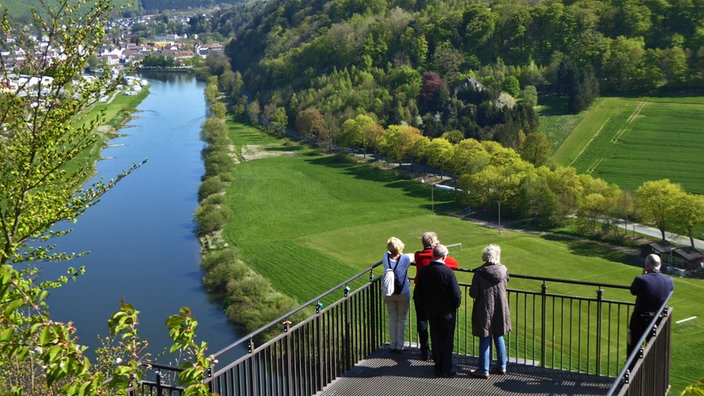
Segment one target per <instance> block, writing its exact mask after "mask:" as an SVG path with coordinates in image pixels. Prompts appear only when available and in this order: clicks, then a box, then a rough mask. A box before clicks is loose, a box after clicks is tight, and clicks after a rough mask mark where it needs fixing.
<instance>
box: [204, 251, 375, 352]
mask: <svg viewBox="0 0 704 396" xmlns="http://www.w3.org/2000/svg"><path fill="white" fill-rule="evenodd" d="M379 265H381V260H379V261H378V262H377V263H376V264H374V265H372V266H371V267H369V268H368V269H365V270H364V271H361V272H359V273H357V274H356V275H353V276H352V277H350V278H348V279H347V280H345V281H343V282H342V283H339V284H338V285H337V286H333V287H332V288H331V289H330V290H328V291H326V292H325V293H323V294H321V295H319V296H318V297H316V298H313V299H311V300H309V301H308V302H306V303H304V304H302V305H301V306H299V307H298V308H296V309H294V310H293V311H289V312H287V313H285V314H284V315H281V316H279V317H278V318H276V319H274V320H272V321H271V322H269V323H268V324H266V325H264V326H262V327H260V328H259V329H257V330H255V331H253V332H251V333H249V334H247V335H246V336H243V337H241V338H240V339H239V340H237V341H235V342H234V343H232V344H230V345H228V346H226V347H224V348H222V349H220V350H219V351H217V352H215V353H214V354H213V357H215V358H216V359H217V357H218V356H220V355H222V354H224V353H227V352H229V351H231V350H233V349H235V348H237V347H238V346H240V345H242V344H244V343H245V342H249V341H251V340H253V339H254V338H255V337H256V336H258V335H260V334H263V333H264V332H266V331H267V330H268V329H269V328H271V327H273V326H279V325H281V323H282V322H284V321H285V320H286V319H288V318H289V317H291V316H292V315H294V314H297V313H298V312H301V311H303V310H304V309H306V308H308V307H310V306H313V305H314V304H317V303H318V301H320V300H322V299H323V298H325V297H327V296H329V295H331V294H332V293H333V292H335V291H337V290H339V289H340V288H343V287H346V286H347V285H349V284H350V283H351V282H352V281H355V280H357V279H359V278H361V277H362V276H363V275H364V274H366V273H369V274H370V279H369V280H370V281H372V280H373V279H372V278H373V270H374V268H376V267H378V266H379Z"/></svg>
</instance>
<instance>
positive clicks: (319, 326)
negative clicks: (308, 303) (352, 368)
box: [315, 301, 326, 389]
mask: <svg viewBox="0 0 704 396" xmlns="http://www.w3.org/2000/svg"><path fill="white" fill-rule="evenodd" d="M321 308H323V303H321V302H320V301H318V303H317V304H315V323H316V326H315V327H316V338H317V339H318V354H317V355H318V375H319V382H318V384H317V387H318V388H319V389H322V388H323V387H324V386H325V384H326V382H325V381H326V378H325V356H324V355H325V353H326V352H325V350H324V347H323V337H324V335H325V334H324V333H323V321H322V319H321V318H320V309H321Z"/></svg>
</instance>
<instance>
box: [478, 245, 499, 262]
mask: <svg viewBox="0 0 704 396" xmlns="http://www.w3.org/2000/svg"><path fill="white" fill-rule="evenodd" d="M482 260H484V262H487V263H491V264H501V248H500V247H499V246H498V245H494V244H491V245H489V246H487V247H485V248H484V250H483V251H482Z"/></svg>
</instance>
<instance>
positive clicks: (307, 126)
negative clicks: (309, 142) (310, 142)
mask: <svg viewBox="0 0 704 396" xmlns="http://www.w3.org/2000/svg"><path fill="white" fill-rule="evenodd" d="M296 129H297V130H298V133H299V134H300V135H301V136H303V137H305V138H308V139H317V138H318V137H319V136H321V135H323V134H324V133H325V130H326V129H327V127H326V125H325V119H324V118H323V115H322V114H320V112H319V111H318V110H317V109H316V108H314V107H311V108H309V109H305V110H303V111H301V112H299V113H298V117H296Z"/></svg>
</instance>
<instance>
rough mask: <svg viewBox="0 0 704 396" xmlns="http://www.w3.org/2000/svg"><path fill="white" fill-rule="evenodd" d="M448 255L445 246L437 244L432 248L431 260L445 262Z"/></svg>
mask: <svg viewBox="0 0 704 396" xmlns="http://www.w3.org/2000/svg"><path fill="white" fill-rule="evenodd" d="M448 254H449V252H448V251H447V247H445V245H441V244H437V245H435V247H434V248H433V258H434V259H435V260H442V261H445V258H447V255H448Z"/></svg>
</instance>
